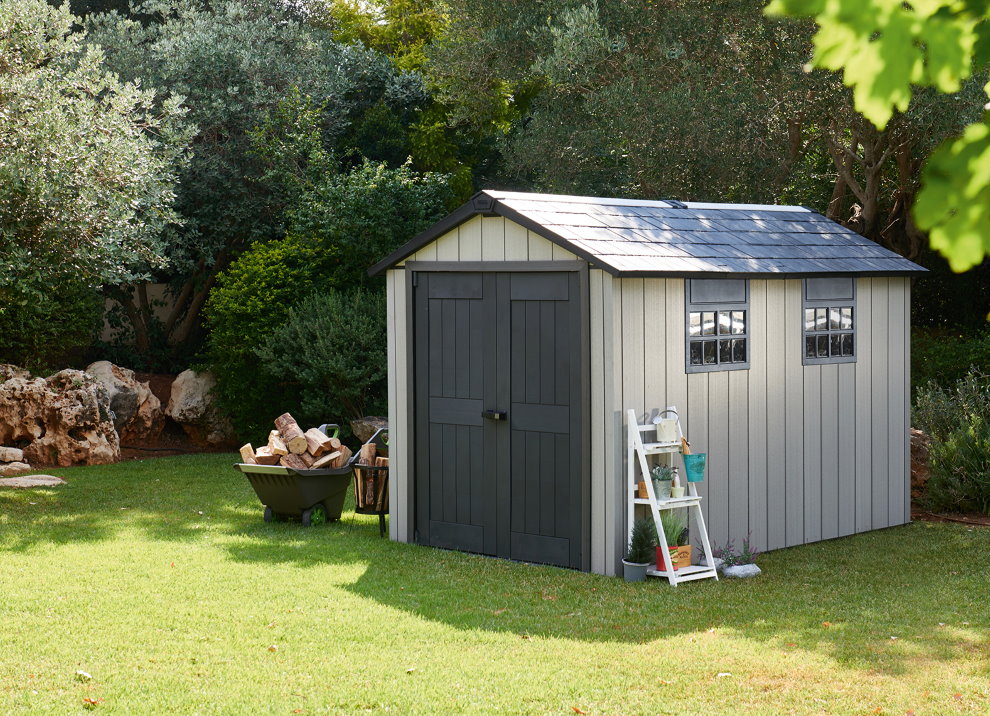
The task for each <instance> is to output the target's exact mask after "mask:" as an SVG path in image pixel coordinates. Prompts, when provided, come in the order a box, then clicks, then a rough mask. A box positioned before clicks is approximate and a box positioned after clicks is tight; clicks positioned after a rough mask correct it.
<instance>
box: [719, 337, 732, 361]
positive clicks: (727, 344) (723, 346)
mask: <svg viewBox="0 0 990 716" xmlns="http://www.w3.org/2000/svg"><path fill="white" fill-rule="evenodd" d="M718 362H719V363H731V362H732V341H719V342H718Z"/></svg>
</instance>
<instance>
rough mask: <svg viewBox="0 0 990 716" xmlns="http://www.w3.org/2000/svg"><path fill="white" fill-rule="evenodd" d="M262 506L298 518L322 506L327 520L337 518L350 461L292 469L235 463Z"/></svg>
mask: <svg viewBox="0 0 990 716" xmlns="http://www.w3.org/2000/svg"><path fill="white" fill-rule="evenodd" d="M234 468H235V469H237V470H240V471H241V472H242V473H243V474H244V476H245V477H246V478H247V479H248V482H250V483H251V487H253V488H254V491H255V494H257V495H258V499H259V500H261V503H262V504H263V505H265V507H267V508H269V509H270V510H271V511H272V512H273V513H274V514H276V515H279V516H282V517H296V518H298V517H300V516H301V515H302V513H303V511H305V510H308V509H311V508H312V507H315V506H316V505H320V504H322V505H323V508H324V509H325V510H326V513H327V520H328V521H330V520H339V519H340V513H341V512H342V511H343V509H344V498H345V497H346V496H347V488H348V487H349V486H350V484H351V472H352V468H351V464H350V463H348V464H347V465H345V466H344V467H338V468H333V469H322V470H295V469H293V468H291V467H282V466H281V465H249V464H247V463H237V464H235V465H234Z"/></svg>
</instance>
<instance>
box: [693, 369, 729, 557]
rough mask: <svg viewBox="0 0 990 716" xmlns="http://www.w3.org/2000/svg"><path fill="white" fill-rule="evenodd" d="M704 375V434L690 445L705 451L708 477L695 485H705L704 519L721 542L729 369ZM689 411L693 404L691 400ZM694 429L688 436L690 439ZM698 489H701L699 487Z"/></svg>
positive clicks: (725, 518)
mask: <svg viewBox="0 0 990 716" xmlns="http://www.w3.org/2000/svg"><path fill="white" fill-rule="evenodd" d="M704 375H707V377H708V404H707V405H706V406H705V407H706V409H707V413H708V435H707V436H706V439H705V441H704V442H702V443H700V445H699V443H694V444H695V445H699V446H698V447H694V448H693V449H695V450H697V451H698V452H707V453H708V460H709V461H710V465H709V466H708V477H707V479H706V480H705V481H704V482H701V483H698V487H701V486H705V488H706V489H705V492H704V495H705V502H707V503H708V512H706V513H705V515H706V516H707V518H708V519H707V520H706V523H707V525H708V535H709V537H710V538H711V541H712V542H713V543H714V544H725V542H726V540H728V539H729V536H730V535H729V497H730V495H729V460H730V458H731V455H730V454H729V373H728V371H724V370H720V371H716V372H713V373H707V374H704ZM691 412H692V413H696V412H697V408H696V407H695V406H694V404H693V403H692V404H691ZM694 439H695V437H694V433H692V435H691V440H692V441H694ZM699 493H701V490H699Z"/></svg>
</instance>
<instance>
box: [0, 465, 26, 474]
mask: <svg viewBox="0 0 990 716" xmlns="http://www.w3.org/2000/svg"><path fill="white" fill-rule="evenodd" d="M30 469H31V466H30V465H28V464H27V463H26V462H10V463H7V464H5V465H0V475H3V476H4V477H7V476H8V475H17V474H18V473H21V472H27V471H28V470H30Z"/></svg>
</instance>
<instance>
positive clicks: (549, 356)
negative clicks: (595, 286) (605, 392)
mask: <svg viewBox="0 0 990 716" xmlns="http://www.w3.org/2000/svg"><path fill="white" fill-rule="evenodd" d="M415 284H416V286H415V288H414V289H413V290H414V297H413V306H414V311H415V315H414V321H415V334H414V335H415V339H414V347H415V363H416V365H415V371H414V375H415V376H416V379H415V388H416V397H415V424H416V437H415V441H416V443H415V456H416V457H415V461H416V477H415V479H416V529H417V533H418V537H417V539H418V541H419V542H420V543H423V544H429V545H433V546H436V547H445V548H450V549H458V550H464V551H468V552H479V553H482V554H490V555H497V556H500V557H508V558H510V559H519V560H525V561H531V562H542V563H547V564H555V565H561V566H568V567H575V568H582V567H583V566H584V565H583V563H582V558H583V537H584V535H583V531H584V529H585V527H584V525H585V519H584V512H585V509H584V501H583V499H582V492H583V490H582V484H583V480H582V475H583V473H584V470H583V467H584V466H583V465H582V459H581V455H582V442H583V435H584V426H583V424H582V421H583V411H582V405H581V398H582V390H581V381H582V367H583V363H582V361H583V355H584V354H583V352H582V345H581V342H582V341H581V336H582V331H581V326H580V323H581V315H582V311H581V296H580V285H579V274H578V272H574V271H571V272H557V271H555V272H539V273H536V272H532V273H531V272H518V273H482V272H479V273H447V272H430V273H426V272H419V273H417V280H416V282H415Z"/></svg>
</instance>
